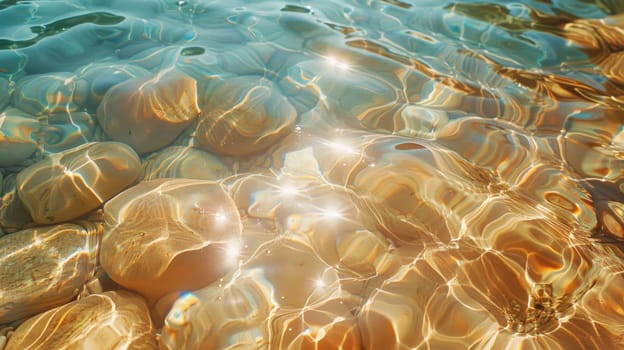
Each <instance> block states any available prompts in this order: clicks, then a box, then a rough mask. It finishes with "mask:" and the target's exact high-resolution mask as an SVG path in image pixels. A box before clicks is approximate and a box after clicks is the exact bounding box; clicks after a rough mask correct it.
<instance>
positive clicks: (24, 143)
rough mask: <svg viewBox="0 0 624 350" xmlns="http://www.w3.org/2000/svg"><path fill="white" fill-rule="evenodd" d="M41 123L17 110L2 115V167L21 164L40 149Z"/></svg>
mask: <svg viewBox="0 0 624 350" xmlns="http://www.w3.org/2000/svg"><path fill="white" fill-rule="evenodd" d="M39 129H40V127H39V122H38V121H37V119H35V118H34V117H32V116H30V115H28V114H26V113H24V112H22V111H20V110H18V109H15V108H9V109H7V110H5V111H3V112H2V113H1V114H0V167H8V166H12V165H16V164H19V163H21V162H22V161H24V160H26V159H27V158H28V157H30V155H31V154H33V152H35V150H36V149H37V147H38V141H37V136H36V135H37V132H38V131H39Z"/></svg>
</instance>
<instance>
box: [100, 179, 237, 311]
mask: <svg viewBox="0 0 624 350" xmlns="http://www.w3.org/2000/svg"><path fill="white" fill-rule="evenodd" d="M104 212H105V232H104V235H103V237H102V249H101V253H100V262H101V264H102V267H103V268H104V269H105V270H106V272H107V273H108V274H109V276H110V277H111V278H112V279H113V280H114V281H115V282H117V283H119V284H120V285H122V286H125V287H127V288H130V289H133V290H136V291H138V292H139V293H141V294H142V295H144V296H145V297H147V298H148V300H149V301H150V302H152V301H155V300H156V299H158V298H160V297H161V296H163V295H165V294H167V293H171V292H176V291H182V290H190V289H198V288H201V287H203V286H205V285H207V284H208V283H210V282H212V281H214V280H216V279H218V278H219V277H221V276H222V275H223V274H225V273H226V272H227V271H229V270H231V269H232V268H234V267H236V266H237V262H238V261H237V257H236V255H237V250H238V247H239V246H240V243H239V242H240V234H241V229H242V228H241V221H240V216H239V214H238V210H237V209H236V207H235V206H234V203H233V201H232V199H231V198H230V197H229V195H228V194H227V193H226V192H225V191H224V190H223V188H222V186H221V185H219V184H218V183H215V182H212V181H206V180H188V179H168V180H167V179H159V180H152V181H146V182H141V183H140V184H138V185H136V186H134V187H132V188H129V189H128V190H126V191H124V192H123V193H121V194H120V195H119V196H117V197H115V198H113V199H112V200H111V201H109V202H108V203H106V205H105V206H104Z"/></svg>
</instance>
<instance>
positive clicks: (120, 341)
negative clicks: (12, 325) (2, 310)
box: [4, 291, 157, 350]
mask: <svg viewBox="0 0 624 350" xmlns="http://www.w3.org/2000/svg"><path fill="white" fill-rule="evenodd" d="M156 348H157V343H156V333H155V330H154V328H153V326H152V321H151V320H150V318H149V311H148V308H147V304H146V303H145V300H144V299H143V298H141V297H140V296H138V295H136V294H134V293H131V292H128V291H110V292H104V293H101V294H92V295H89V296H87V297H86V298H83V299H80V300H78V301H74V302H71V303H69V304H66V305H63V306H60V307H57V308H55V309H53V310H49V311H47V312H45V313H42V314H40V315H37V316H35V317H32V318H30V319H28V320H26V322H24V323H22V324H21V325H20V326H19V327H18V328H17V329H16V330H15V332H13V334H12V335H11V336H10V337H9V341H8V343H7V346H6V348H5V349H4V350H22V349H33V350H35V349H41V350H45V349H58V350H64V349H67V350H68V349H94V350H96V349H102V350H108V349H133V350H140V349H145V350H151V349H156Z"/></svg>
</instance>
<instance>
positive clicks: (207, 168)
mask: <svg viewBox="0 0 624 350" xmlns="http://www.w3.org/2000/svg"><path fill="white" fill-rule="evenodd" d="M229 174H230V170H229V169H228V168H227V166H226V165H225V164H223V162H221V160H219V158H217V157H215V156H213V155H212V154H210V153H208V152H206V151H203V150H200V149H196V148H192V147H183V146H171V147H167V148H164V149H162V150H160V151H158V152H155V153H153V154H151V155H150V156H149V157H147V159H145V160H144V161H143V170H142V176H141V179H142V180H152V179H158V178H184V179H198V180H218V179H221V178H223V177H226V176H227V175H229Z"/></svg>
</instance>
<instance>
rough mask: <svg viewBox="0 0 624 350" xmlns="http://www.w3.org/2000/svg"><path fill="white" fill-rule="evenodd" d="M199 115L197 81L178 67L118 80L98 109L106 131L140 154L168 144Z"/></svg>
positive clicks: (98, 118) (99, 119)
mask: <svg viewBox="0 0 624 350" xmlns="http://www.w3.org/2000/svg"><path fill="white" fill-rule="evenodd" d="M198 115H199V107H198V104H197V82H196V81H195V79H193V78H191V77H189V76H188V75H185V74H182V73H180V72H177V71H165V72H162V73H160V74H157V75H153V76H149V77H137V78H133V79H129V80H126V81H124V82H123V83H120V84H117V85H115V86H114V87H112V88H111V89H110V90H108V92H107V93H106V94H105V95H104V97H103V98H102V102H101V103H100V106H99V107H98V110H97V120H98V122H99V124H100V126H101V127H102V129H103V130H104V132H105V133H106V134H107V135H108V136H109V137H110V138H111V139H113V140H115V141H120V142H124V143H126V144H128V145H130V146H131V147H132V148H134V150H135V151H137V153H139V154H145V153H149V152H152V151H155V150H158V149H160V148H163V147H165V146H167V145H168V144H170V143H171V142H172V141H173V140H175V138H176V137H177V136H178V135H179V134H180V133H181V132H182V131H183V130H184V129H185V128H186V127H187V126H188V125H189V123H191V122H192V121H193V119H195V118H197V116H198Z"/></svg>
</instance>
